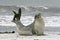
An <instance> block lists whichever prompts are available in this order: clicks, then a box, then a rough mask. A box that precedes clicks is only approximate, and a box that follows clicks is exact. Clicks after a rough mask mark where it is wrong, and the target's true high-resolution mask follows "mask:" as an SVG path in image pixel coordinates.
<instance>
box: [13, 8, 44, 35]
mask: <svg viewBox="0 0 60 40" xmlns="http://www.w3.org/2000/svg"><path fill="white" fill-rule="evenodd" d="M13 13H14V14H15V15H14V18H13V21H12V22H14V23H15V24H16V26H17V27H16V29H17V32H18V33H19V34H20V35H26V36H27V35H42V34H43V33H44V27H45V24H44V20H43V18H42V16H41V14H40V13H39V14H36V15H35V17H34V22H33V23H31V24H30V25H28V26H24V25H23V24H22V23H21V21H20V18H21V8H19V10H18V13H16V12H15V11H13Z"/></svg>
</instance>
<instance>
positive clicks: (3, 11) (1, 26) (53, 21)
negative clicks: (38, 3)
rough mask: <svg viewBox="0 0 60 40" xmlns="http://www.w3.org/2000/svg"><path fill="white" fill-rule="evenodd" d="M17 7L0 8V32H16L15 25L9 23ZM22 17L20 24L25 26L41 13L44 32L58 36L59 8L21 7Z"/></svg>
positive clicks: (59, 32)
mask: <svg viewBox="0 0 60 40" xmlns="http://www.w3.org/2000/svg"><path fill="white" fill-rule="evenodd" d="M18 8H19V7H15V6H0V32H5V31H7V32H11V31H16V24H15V23H13V22H11V21H12V19H13V16H14V14H13V12H12V10H14V11H16V12H17V11H18ZM21 8H22V17H21V22H22V23H23V25H25V26H27V25H29V24H31V23H32V22H33V20H34V15H35V14H37V13H41V14H42V16H43V19H44V22H45V32H47V33H53V34H54V33H55V34H60V14H59V13H60V11H59V10H60V8H58V7H24V6H23V7H21Z"/></svg>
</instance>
